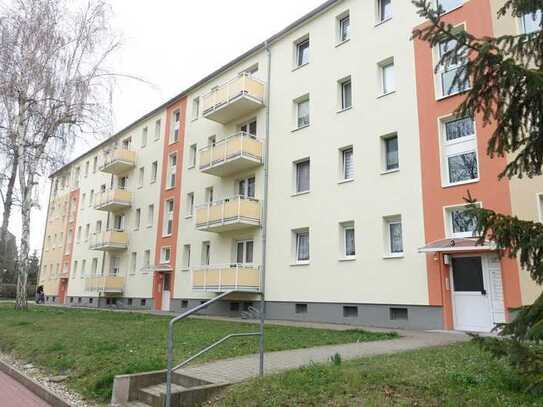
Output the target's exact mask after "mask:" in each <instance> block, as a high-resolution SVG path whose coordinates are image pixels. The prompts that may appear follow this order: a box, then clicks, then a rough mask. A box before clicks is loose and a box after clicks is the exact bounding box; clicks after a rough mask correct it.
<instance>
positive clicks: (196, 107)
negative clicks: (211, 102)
mask: <svg viewBox="0 0 543 407" xmlns="http://www.w3.org/2000/svg"><path fill="white" fill-rule="evenodd" d="M199 117H200V98H199V97H195V98H194V99H192V120H198V118H199Z"/></svg>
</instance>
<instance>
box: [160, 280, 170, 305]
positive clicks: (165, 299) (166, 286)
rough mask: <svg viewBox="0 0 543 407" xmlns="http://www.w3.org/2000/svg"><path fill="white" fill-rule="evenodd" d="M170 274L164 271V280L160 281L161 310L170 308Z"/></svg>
mask: <svg viewBox="0 0 543 407" xmlns="http://www.w3.org/2000/svg"><path fill="white" fill-rule="evenodd" d="M170 277H171V276H170V274H168V273H164V280H163V281H162V308H161V310H162V311H169V310H170V284H171V280H170Z"/></svg>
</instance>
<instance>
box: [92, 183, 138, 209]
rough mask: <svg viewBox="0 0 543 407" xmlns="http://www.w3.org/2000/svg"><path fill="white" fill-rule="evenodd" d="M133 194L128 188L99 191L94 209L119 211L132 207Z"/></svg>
mask: <svg viewBox="0 0 543 407" xmlns="http://www.w3.org/2000/svg"><path fill="white" fill-rule="evenodd" d="M132 199H133V194H132V192H129V191H127V190H126V189H120V188H118V189H110V190H109V191H104V192H99V193H98V194H96V197H95V199H94V209H96V210H98V211H106V212H117V211H122V210H125V209H128V208H130V206H131V205H132Z"/></svg>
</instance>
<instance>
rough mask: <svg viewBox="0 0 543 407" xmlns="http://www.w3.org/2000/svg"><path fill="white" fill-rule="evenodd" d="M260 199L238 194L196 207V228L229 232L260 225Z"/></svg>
mask: <svg viewBox="0 0 543 407" xmlns="http://www.w3.org/2000/svg"><path fill="white" fill-rule="evenodd" d="M260 216H261V211H260V201H258V200H257V199H253V198H246V197H242V196H237V197H234V198H227V199H223V200H222V201H218V202H213V203H209V204H205V205H200V206H198V207H197V208H196V228H197V229H198V230H201V231H205V232H215V233H222V232H229V231H232V230H240V229H247V228H254V227H259V226H260Z"/></svg>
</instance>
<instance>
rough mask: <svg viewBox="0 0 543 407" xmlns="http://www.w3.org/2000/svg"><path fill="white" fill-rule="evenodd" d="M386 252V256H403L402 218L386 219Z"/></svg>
mask: <svg viewBox="0 0 543 407" xmlns="http://www.w3.org/2000/svg"><path fill="white" fill-rule="evenodd" d="M385 234H386V246H385V247H386V250H385V256H387V257H393V256H403V236H402V218H401V216H394V217H390V218H385Z"/></svg>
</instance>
